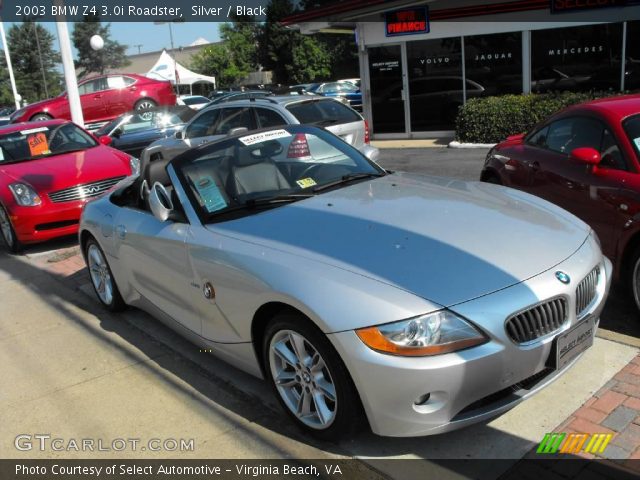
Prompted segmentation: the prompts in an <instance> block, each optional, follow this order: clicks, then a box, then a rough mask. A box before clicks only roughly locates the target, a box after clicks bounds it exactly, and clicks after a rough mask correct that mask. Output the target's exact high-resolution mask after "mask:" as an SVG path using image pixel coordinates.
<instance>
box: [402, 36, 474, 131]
mask: <svg viewBox="0 0 640 480" xmlns="http://www.w3.org/2000/svg"><path fill="white" fill-rule="evenodd" d="M461 51H462V49H461V43H460V38H459V37H455V38H444V39H439V40H420V41H416V42H408V43H407V67H408V73H409V102H410V106H411V130H412V131H425V130H453V129H454V128H455V119H456V116H457V114H458V108H459V107H460V105H462V103H463V95H462V88H463V87H462V85H463V84H462V82H463V79H462V55H461ZM473 88H477V87H476V86H475V85H473Z"/></svg>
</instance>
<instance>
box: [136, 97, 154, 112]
mask: <svg viewBox="0 0 640 480" xmlns="http://www.w3.org/2000/svg"><path fill="white" fill-rule="evenodd" d="M156 105H158V104H157V103H156V102H154V101H153V100H151V99H150V98H143V99H142V100H138V101H137V102H136V105H135V107H134V108H135V109H136V110H149V109H150V108H155V107H156Z"/></svg>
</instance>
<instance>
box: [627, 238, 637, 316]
mask: <svg viewBox="0 0 640 480" xmlns="http://www.w3.org/2000/svg"><path fill="white" fill-rule="evenodd" d="M627 275H628V279H627V280H628V281H627V285H628V286H629V293H630V295H631V298H632V299H633V301H634V303H635V306H636V308H637V309H638V310H640V246H639V247H636V249H635V250H634V252H633V255H632V256H631V264H630V266H629V273H628V274H627Z"/></svg>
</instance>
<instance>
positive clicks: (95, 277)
mask: <svg viewBox="0 0 640 480" xmlns="http://www.w3.org/2000/svg"><path fill="white" fill-rule="evenodd" d="M87 263H88V264H89V272H90V274H91V282H92V283H93V286H94V288H95V290H96V293H97V294H98V296H99V297H100V300H101V301H102V303H104V304H105V305H111V303H112V302H113V280H112V278H111V272H110V271H109V266H108V265H107V261H106V259H105V258H104V255H103V254H102V252H101V251H100V248H98V246H97V245H95V244H92V245H90V246H89V249H88V251H87Z"/></svg>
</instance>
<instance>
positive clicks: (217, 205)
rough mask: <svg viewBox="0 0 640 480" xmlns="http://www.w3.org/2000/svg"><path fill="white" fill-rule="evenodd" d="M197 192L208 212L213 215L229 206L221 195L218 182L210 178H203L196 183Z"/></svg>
mask: <svg viewBox="0 0 640 480" xmlns="http://www.w3.org/2000/svg"><path fill="white" fill-rule="evenodd" d="M194 185H195V187H196V190H197V191H198V194H199V195H200V198H201V199H202V202H203V203H204V208H206V209H207V212H209V213H213V212H217V211H218V210H222V209H223V208H225V207H226V206H227V201H226V200H225V199H224V197H223V196H222V194H221V193H220V189H219V188H218V186H217V185H216V182H215V181H214V180H213V178H211V177H210V176H206V177H202V178H200V179H199V180H197V181H196V182H194Z"/></svg>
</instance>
